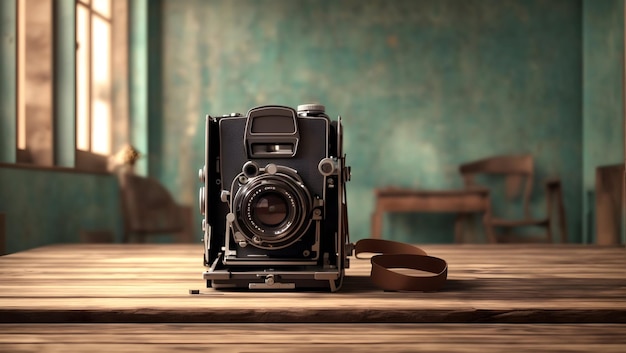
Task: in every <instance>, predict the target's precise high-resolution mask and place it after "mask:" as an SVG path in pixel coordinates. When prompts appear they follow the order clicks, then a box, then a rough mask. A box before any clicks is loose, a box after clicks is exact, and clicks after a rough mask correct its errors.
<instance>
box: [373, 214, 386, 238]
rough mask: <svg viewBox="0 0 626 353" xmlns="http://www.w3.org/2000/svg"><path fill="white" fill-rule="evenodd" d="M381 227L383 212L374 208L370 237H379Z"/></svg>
mask: <svg viewBox="0 0 626 353" xmlns="http://www.w3.org/2000/svg"><path fill="white" fill-rule="evenodd" d="M382 228H383V212H381V211H379V210H375V211H374V213H373V214H372V238H374V239H380V238H381V237H382V236H381V233H382Z"/></svg>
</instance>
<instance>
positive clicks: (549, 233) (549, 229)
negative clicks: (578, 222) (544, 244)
mask: <svg viewBox="0 0 626 353" xmlns="http://www.w3.org/2000/svg"><path fill="white" fill-rule="evenodd" d="M546 238H548V243H550V244H552V242H553V240H552V222H548V225H547V226H546Z"/></svg>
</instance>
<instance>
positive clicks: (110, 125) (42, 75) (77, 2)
mask: <svg viewBox="0 0 626 353" xmlns="http://www.w3.org/2000/svg"><path fill="white" fill-rule="evenodd" d="M0 1H3V0H0ZM15 4H16V5H17V8H16V11H15V12H12V11H10V12H11V13H8V14H7V16H9V20H10V21H14V22H15V28H14V30H15V34H16V37H17V40H16V45H15V46H13V47H12V48H11V46H9V45H7V48H8V49H7V50H9V52H11V53H14V55H15V66H16V70H15V71H14V74H15V77H16V84H15V87H16V88H15V93H16V98H15V99H16V105H15V108H16V109H15V111H16V113H15V116H16V121H15V125H14V124H9V125H8V126H9V130H11V129H15V132H14V133H15V137H16V140H12V141H15V146H11V149H12V150H13V148H15V150H16V152H17V153H16V156H15V158H14V159H13V158H12V157H11V156H10V153H9V154H7V155H8V157H3V158H6V159H7V160H8V161H10V162H12V161H16V162H18V163H29V164H34V165H38V166H54V165H58V166H63V167H75V168H77V169H80V170H83V171H95V172H104V171H106V170H107V162H108V159H107V158H108V156H109V155H110V154H112V152H113V151H115V150H116V149H119V148H120V147H121V146H123V145H124V144H126V143H128V137H129V133H128V130H129V123H128V117H129V111H128V107H129V88H128V48H127V47H128V10H129V9H128V0H74V1H65V0H63V1H54V0H15ZM9 65H10V63H9ZM59 87H60V88H59ZM114 87H115V89H114ZM10 143H11V144H13V142H10Z"/></svg>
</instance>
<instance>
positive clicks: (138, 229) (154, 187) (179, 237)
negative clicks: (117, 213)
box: [118, 172, 192, 242]
mask: <svg viewBox="0 0 626 353" xmlns="http://www.w3.org/2000/svg"><path fill="white" fill-rule="evenodd" d="M118 180H119V183H120V191H121V201H122V210H123V215H124V242H131V241H133V240H137V241H138V242H145V240H146V236H148V235H151V234H172V235H174V238H175V240H176V241H177V242H191V240H192V225H191V222H192V221H191V218H192V214H191V207H189V206H182V205H179V204H177V203H176V202H175V201H174V199H173V198H172V196H171V194H170V193H169V191H167V189H166V188H165V187H163V185H161V183H160V182H159V181H158V180H156V179H154V178H146V177H142V176H139V175H136V174H133V173H131V172H119V173H118ZM133 236H134V237H136V239H133Z"/></svg>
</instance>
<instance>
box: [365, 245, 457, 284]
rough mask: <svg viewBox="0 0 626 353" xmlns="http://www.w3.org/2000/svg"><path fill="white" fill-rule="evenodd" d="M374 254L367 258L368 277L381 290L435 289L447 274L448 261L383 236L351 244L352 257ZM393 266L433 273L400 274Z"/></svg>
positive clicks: (444, 281) (443, 281)
mask: <svg viewBox="0 0 626 353" xmlns="http://www.w3.org/2000/svg"><path fill="white" fill-rule="evenodd" d="M366 252H367V253H377V254H380V255H375V256H373V257H372V258H371V261H372V273H371V276H370V277H371V279H372V282H374V284H376V285H377V286H378V287H380V288H382V289H384V290H393V291H402V290H406V291H423V292H432V291H437V290H439V289H441V288H442V287H443V285H444V284H445V283H446V278H447V277H448V264H447V263H446V262H445V261H444V260H442V259H440V258H437V257H433V256H428V255H426V252H425V251H424V250H422V249H420V248H418V247H416V246H413V245H409V244H405V243H400V242H397V241H391V240H383V239H361V240H359V241H357V242H356V244H355V246H354V253H355V256H356V258H359V254H360V253H366ZM393 268H408V269H414V270H420V271H426V272H430V273H433V274H434V275H433V276H425V277H416V276H410V275H404V274H401V273H398V272H395V271H392V270H391V269H393Z"/></svg>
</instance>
